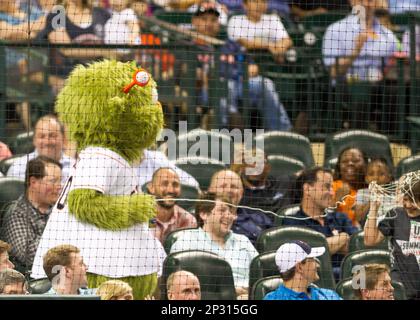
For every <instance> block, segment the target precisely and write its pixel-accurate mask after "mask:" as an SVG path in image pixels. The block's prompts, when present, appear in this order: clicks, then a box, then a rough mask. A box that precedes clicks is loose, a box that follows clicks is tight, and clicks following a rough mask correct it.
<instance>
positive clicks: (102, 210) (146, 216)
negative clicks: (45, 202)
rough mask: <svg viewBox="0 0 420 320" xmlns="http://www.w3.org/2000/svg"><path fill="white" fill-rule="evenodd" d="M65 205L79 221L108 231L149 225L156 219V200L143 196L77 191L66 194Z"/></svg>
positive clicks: (86, 190)
mask: <svg viewBox="0 0 420 320" xmlns="http://www.w3.org/2000/svg"><path fill="white" fill-rule="evenodd" d="M68 204H69V209H70V211H71V212H73V214H74V215H75V216H76V217H77V219H79V220H80V221H82V222H87V223H91V224H94V225H95V226H97V227H98V228H103V229H109V230H118V229H124V228H128V227H131V226H132V225H134V224H136V223H143V222H149V220H150V219H152V218H154V217H155V215H156V202H155V198H154V197H153V196H150V195H146V194H135V195H131V196H108V195H103V194H101V193H99V192H97V191H95V190H88V189H77V190H73V191H72V192H71V193H70V194H69V198H68Z"/></svg>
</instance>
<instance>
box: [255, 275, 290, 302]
mask: <svg viewBox="0 0 420 320" xmlns="http://www.w3.org/2000/svg"><path fill="white" fill-rule="evenodd" d="M282 283H283V280H282V278H280V276H272V277H266V278H262V279H259V280H257V281H256V282H255V283H254V285H253V286H252V288H251V290H250V294H249V300H263V299H264V297H265V296H266V295H267V293H270V292H271V291H274V290H276V289H277V288H278V287H279V286H280V285H281V284H282Z"/></svg>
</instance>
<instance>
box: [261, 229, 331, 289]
mask: <svg viewBox="0 0 420 320" xmlns="http://www.w3.org/2000/svg"><path fill="white" fill-rule="evenodd" d="M291 240H303V241H305V242H307V243H308V244H309V245H310V246H311V247H324V248H326V250H325V253H324V254H323V255H322V256H320V257H319V258H318V259H319V261H320V271H319V277H320V279H319V281H318V283H317V285H319V286H320V287H323V288H334V287H335V282H334V277H333V272H332V265H331V257H330V253H329V250H328V242H327V239H326V238H325V236H324V235H323V234H322V233H319V232H316V231H314V230H312V229H309V228H305V227H294V226H285V227H274V228H271V229H268V230H264V231H263V232H262V233H261V234H260V236H259V237H258V239H257V244H256V247H257V250H258V252H260V253H264V252H270V251H275V250H277V249H278V248H279V247H280V246H281V245H282V244H284V243H286V242H289V241H291Z"/></svg>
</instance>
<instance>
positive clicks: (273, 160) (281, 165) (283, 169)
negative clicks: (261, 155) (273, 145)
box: [267, 155, 305, 177]
mask: <svg viewBox="0 0 420 320" xmlns="http://www.w3.org/2000/svg"><path fill="white" fill-rule="evenodd" d="M267 160H268V163H269V164H270V165H271V171H270V175H272V176H274V177H279V176H282V175H286V174H287V175H292V174H294V173H296V172H298V171H301V170H304V169H305V165H304V164H303V162H302V161H299V160H296V159H293V158H289V157H285V156H278V155H270V156H268V157H267Z"/></svg>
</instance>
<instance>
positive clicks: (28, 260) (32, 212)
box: [3, 195, 51, 268]
mask: <svg viewBox="0 0 420 320" xmlns="http://www.w3.org/2000/svg"><path fill="white" fill-rule="evenodd" d="M50 212H51V210H49V211H48V212H46V213H41V212H40V211H39V210H38V209H37V208H35V207H34V206H33V205H32V204H31V203H30V202H29V200H28V199H27V197H26V196H25V195H22V196H20V197H19V199H17V200H16V201H14V202H13V203H12V204H11V206H10V207H9V209H8V210H7V212H6V214H5V216H4V221H3V232H4V234H3V238H4V240H5V241H6V242H8V243H9V244H10V245H11V246H12V249H11V251H10V255H11V256H12V257H13V258H14V259H15V260H16V262H17V263H19V264H21V265H22V266H25V267H27V268H29V267H31V266H32V263H33V260H34V257H35V253H36V249H37V247H38V243H39V240H40V239H41V236H42V233H43V231H44V229H45V226H46V225H47V221H48V217H49V216H50Z"/></svg>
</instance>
